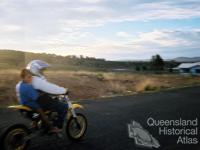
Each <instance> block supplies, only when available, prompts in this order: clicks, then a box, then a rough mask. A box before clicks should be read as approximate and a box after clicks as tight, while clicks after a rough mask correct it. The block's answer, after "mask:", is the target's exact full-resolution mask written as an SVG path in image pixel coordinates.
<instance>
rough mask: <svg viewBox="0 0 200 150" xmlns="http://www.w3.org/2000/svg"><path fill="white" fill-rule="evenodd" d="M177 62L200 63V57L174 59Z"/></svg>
mask: <svg viewBox="0 0 200 150" xmlns="http://www.w3.org/2000/svg"><path fill="white" fill-rule="evenodd" d="M173 60H174V61H176V62H188V63H192V62H200V57H177V58H174V59H173Z"/></svg>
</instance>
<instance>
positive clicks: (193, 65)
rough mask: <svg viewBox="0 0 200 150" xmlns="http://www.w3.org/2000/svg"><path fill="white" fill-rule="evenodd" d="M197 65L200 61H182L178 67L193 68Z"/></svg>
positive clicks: (199, 64)
mask: <svg viewBox="0 0 200 150" xmlns="http://www.w3.org/2000/svg"><path fill="white" fill-rule="evenodd" d="M195 66H200V62H196V63H182V64H180V65H179V66H178V67H177V69H180V68H192V67H195Z"/></svg>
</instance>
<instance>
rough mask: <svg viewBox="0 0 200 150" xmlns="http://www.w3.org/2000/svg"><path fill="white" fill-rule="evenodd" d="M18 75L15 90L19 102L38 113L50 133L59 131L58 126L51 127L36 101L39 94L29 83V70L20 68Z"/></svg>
mask: <svg viewBox="0 0 200 150" xmlns="http://www.w3.org/2000/svg"><path fill="white" fill-rule="evenodd" d="M20 77H21V81H20V82H18V84H17V85H16V92H17V98H18V100H19V103H20V104H22V105H25V106H28V107H30V108H31V109H33V110H34V111H36V112H37V113H38V114H40V116H41V120H42V121H43V122H44V125H45V126H46V128H47V129H48V130H49V131H50V132H52V133H57V132H59V130H58V128H57V127H53V126H52V124H51V123H50V122H49V120H48V118H47V116H46V115H45V113H44V111H43V110H42V108H41V107H40V105H39V104H38V102H37V101H38V97H39V94H38V92H37V91H36V90H35V89H34V88H33V86H32V85H31V83H32V74H31V72H30V71H29V70H27V69H22V71H21V73H20Z"/></svg>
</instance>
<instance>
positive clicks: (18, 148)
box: [3, 126, 30, 150]
mask: <svg viewBox="0 0 200 150" xmlns="http://www.w3.org/2000/svg"><path fill="white" fill-rule="evenodd" d="M27 136H28V130H27V129H25V128H23V127H18V126H16V127H15V126H13V127H12V128H11V129H10V130H8V131H7V133H6V134H5V137H4V139H3V148H4V150H25V149H27V147H28V145H29V143H30V141H29V140H24V139H25V137H27Z"/></svg>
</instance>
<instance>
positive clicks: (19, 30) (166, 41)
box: [0, 0, 200, 60]
mask: <svg viewBox="0 0 200 150" xmlns="http://www.w3.org/2000/svg"><path fill="white" fill-rule="evenodd" d="M0 49H15V50H23V51H32V52H47V53H55V54H59V55H84V56H94V57H98V58H106V59H108V60H132V59H148V58H150V57H151V55H154V54H157V53H158V54H161V56H163V57H164V58H167V59H168V58H174V57H178V56H189V57H193V56H200V1H199V0H0Z"/></svg>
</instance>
